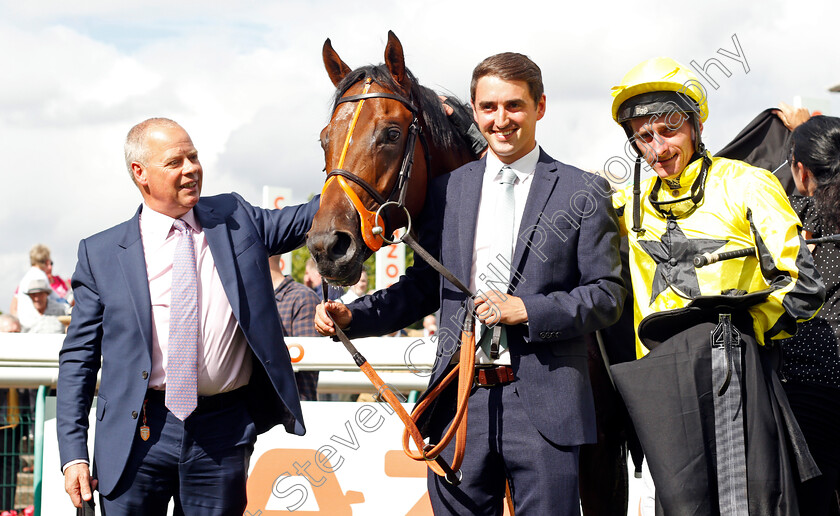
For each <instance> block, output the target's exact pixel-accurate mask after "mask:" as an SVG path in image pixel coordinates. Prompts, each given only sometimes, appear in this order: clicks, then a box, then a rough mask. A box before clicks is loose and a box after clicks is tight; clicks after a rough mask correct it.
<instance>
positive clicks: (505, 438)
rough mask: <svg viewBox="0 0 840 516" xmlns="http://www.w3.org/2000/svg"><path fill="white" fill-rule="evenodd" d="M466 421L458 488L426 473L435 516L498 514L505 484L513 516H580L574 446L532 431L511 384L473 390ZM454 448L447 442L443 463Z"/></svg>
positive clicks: (495, 515)
mask: <svg viewBox="0 0 840 516" xmlns="http://www.w3.org/2000/svg"><path fill="white" fill-rule="evenodd" d="M467 421H468V424H467V447H466V454H465V456H464V461H463V463H462V465H461V472H462V474H463V476H462V482H461V484H460V485H458V486H453V485H451V484H449V483H448V482H447V481H446V480H445V479H443V478H442V477H439V476H437V475H436V474H434V473H432V472H431V471H430V472H429V477H428V485H429V496H430V497H431V501H432V508H433V510H434V513H435V516H444V515H453V516H463V515H466V514H469V515H470V516H484V515H486V516H497V515H501V514H502V508H503V500H504V496H505V481H508V482H509V484H510V490H511V495H512V497H513V503H514V508H515V511H516V516H542V515H546V514H551V515H552V516H567V515H568V516H571V515H579V514H580V497H579V494H578V456H579V449H580V447H579V446H557V445H555V444H553V443H551V442H550V441H548V440H547V439H545V438H544V437H543V436H542V435H541V434H540V433H539V431H537V429H536V427H534V426H533V425H532V424H531V422H530V419H529V417H528V414H527V413H526V412H525V407H524V406H523V403H522V400H521V399H520V397H519V394H518V393H517V389H516V382H513V383H509V384H506V385H497V386H494V387H474V388H473V393H472V395H471V396H470V406H469V411H468V414H467ZM433 437H434V438H435V439H439V436H433ZM435 439H433V442H437V440H435ZM454 447H455V446H454V443H453V444H452V445H450V446H449V447H447V449H446V450H445V451H444V453H443V454H442V455H443V456H444V458H446V460H447V462H449V463H451V460H452V454H453V449H454Z"/></svg>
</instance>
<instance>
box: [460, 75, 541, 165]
mask: <svg viewBox="0 0 840 516" xmlns="http://www.w3.org/2000/svg"><path fill="white" fill-rule="evenodd" d="M472 106H473V112H474V113H475V121H476V124H477V125H478V128H479V129H480V130H481V134H483V135H484V137H485V138H486V139H487V143H488V144H489V146H490V152H492V153H493V154H495V155H496V157H498V158H499V160H500V161H501V162H502V163H507V164H510V163H513V162H514V161H516V160H518V159H519V158H521V157H523V156H525V155H526V154H528V153H529V152H531V151H532V150H533V149H534V146H536V144H537V140H536V126H537V121H538V120H540V119H541V118H542V117H543V115H545V95H543V96H542V97H541V98H540V101H539V102H534V99H533V98H531V94H530V90H529V88H528V83H526V82H525V81H506V80H504V79H500V78H499V77H495V76H492V75H487V76H484V77H482V78H481V79H479V80H478V83H477V84H476V88H475V100H474V101H473V103H472Z"/></svg>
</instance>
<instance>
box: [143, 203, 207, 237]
mask: <svg viewBox="0 0 840 516" xmlns="http://www.w3.org/2000/svg"><path fill="white" fill-rule="evenodd" d="M181 219H182V220H183V221H184V222H186V223H187V224H189V225H190V227H191V228H193V231H195V232H196V233H198V232H200V231H201V225H200V224H199V223H198V220H196V218H195V213H194V212H193V208H190V211H188V212H187V213H185V214H184V215H183V216H182V217H181ZM174 222H175V219H173V218H172V217H170V216H168V215H164V214H163V213H160V212H157V211H155V210H153V209H152V208H150V207H149V205H148V204H146V203H143V210H142V211H141V212H140V230H141V231H142V233H143V238H144V239H146V238H148V239H149V240H148V241H157V242H163V241H164V240H166V239H167V238H168V237H169V234H170V231H172V224H173V223H174Z"/></svg>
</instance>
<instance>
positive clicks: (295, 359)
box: [286, 344, 303, 364]
mask: <svg viewBox="0 0 840 516" xmlns="http://www.w3.org/2000/svg"><path fill="white" fill-rule="evenodd" d="M286 347H287V348H288V349H289V358H290V359H291V361H292V363H293V364H297V363H298V362H300V361H301V360H303V346H301V345H300V344H286ZM292 349H296V350H298V353H299V354H298V355H297V356H294V355H292V353H291V351H292Z"/></svg>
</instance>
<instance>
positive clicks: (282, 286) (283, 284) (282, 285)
mask: <svg viewBox="0 0 840 516" xmlns="http://www.w3.org/2000/svg"><path fill="white" fill-rule="evenodd" d="M292 281H294V280H293V279H292V277H291V276H283V279H282V280H281V281H280V284H279V285H277V288H275V289H274V293H275V294H279V293H280V292H282V291H283V290H286V289H287V288H289V285H291V284H292Z"/></svg>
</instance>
